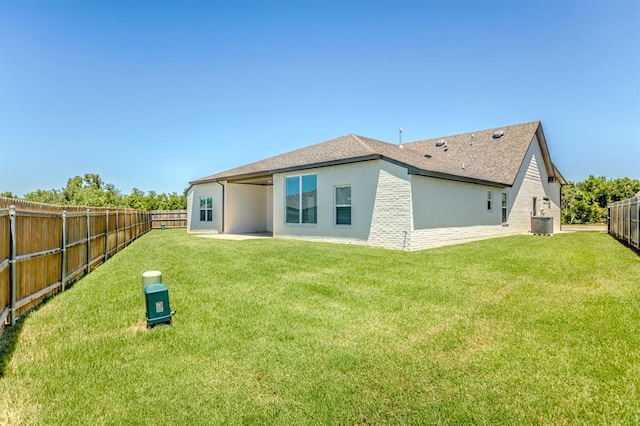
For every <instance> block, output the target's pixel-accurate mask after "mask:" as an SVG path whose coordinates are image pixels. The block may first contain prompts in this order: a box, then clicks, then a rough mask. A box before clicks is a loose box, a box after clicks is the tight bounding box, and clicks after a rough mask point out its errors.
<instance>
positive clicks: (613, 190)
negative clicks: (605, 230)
mask: <svg viewBox="0 0 640 426" xmlns="http://www.w3.org/2000/svg"><path fill="white" fill-rule="evenodd" d="M639 192H640V180H638V179H630V178H628V177H624V178H618V179H607V178H606V177H604V176H600V177H595V176H593V175H589V177H588V178H587V179H585V180H583V181H582V182H569V183H568V184H567V185H564V186H563V187H562V203H561V206H560V207H561V209H562V223H563V224H589V223H606V222H607V216H608V214H609V212H608V209H607V205H608V204H609V203H613V202H615V201H620V200H626V199H628V198H632V197H635V196H636V194H638V193H639Z"/></svg>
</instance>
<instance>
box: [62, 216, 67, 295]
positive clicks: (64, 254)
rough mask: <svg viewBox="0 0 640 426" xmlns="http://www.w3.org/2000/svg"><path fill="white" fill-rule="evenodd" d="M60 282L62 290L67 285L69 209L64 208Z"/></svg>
mask: <svg viewBox="0 0 640 426" xmlns="http://www.w3.org/2000/svg"><path fill="white" fill-rule="evenodd" d="M60 270H61V273H60V275H61V277H60V283H61V286H62V291H64V289H65V287H66V285H67V209H64V210H62V265H61V268H60Z"/></svg>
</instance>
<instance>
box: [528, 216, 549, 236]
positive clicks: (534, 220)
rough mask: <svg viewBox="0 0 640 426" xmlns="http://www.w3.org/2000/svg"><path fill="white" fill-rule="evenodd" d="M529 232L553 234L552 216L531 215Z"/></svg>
mask: <svg viewBox="0 0 640 426" xmlns="http://www.w3.org/2000/svg"><path fill="white" fill-rule="evenodd" d="M531 233H532V234H535V235H551V234H553V217H550V216H531Z"/></svg>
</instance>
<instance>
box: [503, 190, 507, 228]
mask: <svg viewBox="0 0 640 426" xmlns="http://www.w3.org/2000/svg"><path fill="white" fill-rule="evenodd" d="M502 223H507V193H506V192H503V193H502Z"/></svg>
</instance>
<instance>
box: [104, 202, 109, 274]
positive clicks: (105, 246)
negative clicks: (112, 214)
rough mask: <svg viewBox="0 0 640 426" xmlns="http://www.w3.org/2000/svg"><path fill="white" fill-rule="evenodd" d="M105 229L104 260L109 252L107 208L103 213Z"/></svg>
mask: <svg viewBox="0 0 640 426" xmlns="http://www.w3.org/2000/svg"><path fill="white" fill-rule="evenodd" d="M105 223H106V225H105V231H104V261H105V262H106V261H107V257H108V256H107V254H108V253H109V210H107V211H106V213H105Z"/></svg>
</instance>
